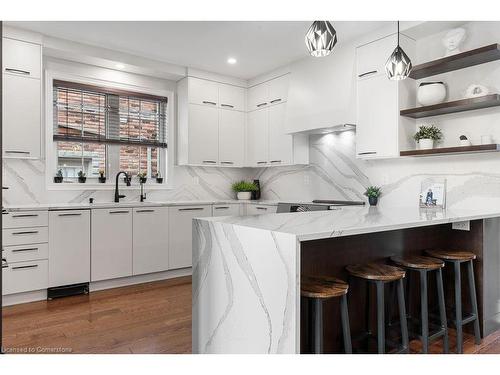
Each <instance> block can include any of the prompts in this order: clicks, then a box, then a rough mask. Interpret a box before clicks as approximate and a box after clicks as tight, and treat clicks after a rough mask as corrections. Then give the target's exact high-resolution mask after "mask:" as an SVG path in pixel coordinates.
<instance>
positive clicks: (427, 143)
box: [418, 138, 434, 150]
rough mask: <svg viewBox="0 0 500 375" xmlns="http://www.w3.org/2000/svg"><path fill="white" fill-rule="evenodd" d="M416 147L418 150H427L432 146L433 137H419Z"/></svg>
mask: <svg viewBox="0 0 500 375" xmlns="http://www.w3.org/2000/svg"><path fill="white" fill-rule="evenodd" d="M418 148H419V149H420V150H428V149H431V148H434V140H433V139H428V138H425V139H421V140H419V141H418Z"/></svg>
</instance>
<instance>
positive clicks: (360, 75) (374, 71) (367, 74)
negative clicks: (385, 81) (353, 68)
mask: <svg viewBox="0 0 500 375" xmlns="http://www.w3.org/2000/svg"><path fill="white" fill-rule="evenodd" d="M375 73H377V70H370V71H369V72H366V73H361V74H359V75H358V78H361V77H365V76H369V75H370V74H375Z"/></svg>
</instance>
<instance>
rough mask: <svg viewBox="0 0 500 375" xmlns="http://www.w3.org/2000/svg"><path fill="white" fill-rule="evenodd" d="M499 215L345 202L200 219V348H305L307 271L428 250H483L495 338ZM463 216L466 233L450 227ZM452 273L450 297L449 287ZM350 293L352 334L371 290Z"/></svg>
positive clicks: (483, 282)
mask: <svg viewBox="0 0 500 375" xmlns="http://www.w3.org/2000/svg"><path fill="white" fill-rule="evenodd" d="M499 218H500V207H490V208H488V209H470V210H455V209H454V210H450V209H449V210H443V211H441V210H440V211H434V210H420V209H418V208H398V209H394V208H392V209H385V210H384V209H379V208H376V207H343V208H341V209H337V210H333V211H320V212H305V213H285V214H269V215H260V216H247V217H218V218H203V219H201V218H200V219H195V220H194V225H193V296H192V298H193V343H192V345H193V353H302V352H304V351H305V345H304V344H305V342H304V341H305V340H304V336H305V332H304V331H305V328H304V327H305V318H304V316H305V311H304V310H305V309H304V307H303V306H301V298H300V276H301V275H302V274H307V275H311V274H312V275H331V276H337V277H341V278H344V279H347V274H346V273H345V270H344V267H345V266H346V265H347V264H355V263H364V262H371V261H384V260H385V259H387V257H389V256H391V255H397V254H420V253H422V252H423V251H424V250H426V249H429V248H442V249H453V250H469V251H473V252H474V253H475V254H476V255H477V260H476V261H475V265H474V266H475V274H476V275H475V276H476V288H477V294H478V304H479V317H480V325H481V331H482V333H483V335H486V334H489V333H491V332H493V331H495V330H497V329H499V327H500V291H499V288H498V286H499V285H500V250H499V248H500V247H499V246H500V219H499ZM457 222H468V230H456V229H453V228H452V223H457ZM460 227H461V228H462V229H463V227H465V228H466V229H467V225H462V226H460ZM446 271H447V270H445V289H447V290H445V294H447V295H448V294H449V293H448V292H449V290H448V289H449V288H450V286H451V287H452V283H450V277H451V274H448V275H447V272H446ZM430 290H433V289H430ZM349 293H350V297H349V313H350V320H351V330H352V331H353V334H355V333H356V331H358V330H360V329H361V326H360V325H361V323H360V321H361V320H362V319H360V317H361V316H363V314H364V311H365V308H364V305H363V303H364V302H363V301H364V293H361V291H360V290H359V287H358V286H357V285H351V289H350V292H349ZM335 307H336V306H334V305H331V306H325V308H326V311H325V313H324V317H325V320H326V321H325V333H324V336H325V352H335V351H336V350H337V349H338V348H337V341H338V340H337V338H338V337H339V334H340V333H339V332H338V331H339V330H338V326H339V322H340V319H339V318H338V313H337V312H335V311H336V309H335ZM466 308H467V306H466Z"/></svg>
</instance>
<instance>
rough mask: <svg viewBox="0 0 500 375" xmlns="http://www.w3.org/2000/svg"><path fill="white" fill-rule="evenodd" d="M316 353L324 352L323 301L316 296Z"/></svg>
mask: <svg viewBox="0 0 500 375" xmlns="http://www.w3.org/2000/svg"><path fill="white" fill-rule="evenodd" d="M313 301H314V354H321V353H323V302H322V301H321V299H320V298H314V299H313Z"/></svg>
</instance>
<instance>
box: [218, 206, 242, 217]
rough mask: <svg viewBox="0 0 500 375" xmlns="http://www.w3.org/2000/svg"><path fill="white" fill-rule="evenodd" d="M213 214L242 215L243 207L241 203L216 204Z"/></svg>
mask: <svg viewBox="0 0 500 375" xmlns="http://www.w3.org/2000/svg"><path fill="white" fill-rule="evenodd" d="M212 215H213V216H240V215H241V207H240V204H239V203H230V204H214V205H213V212H212Z"/></svg>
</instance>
